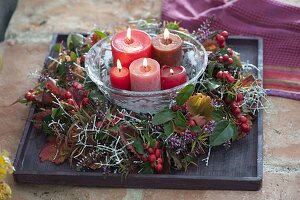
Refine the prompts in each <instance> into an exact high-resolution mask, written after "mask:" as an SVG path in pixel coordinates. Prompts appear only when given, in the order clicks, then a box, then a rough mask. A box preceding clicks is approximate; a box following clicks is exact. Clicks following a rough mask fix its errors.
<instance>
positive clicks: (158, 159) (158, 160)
mask: <svg viewBox="0 0 300 200" xmlns="http://www.w3.org/2000/svg"><path fill="white" fill-rule="evenodd" d="M156 161H157V163H160V164H162V163H164V160H163V159H162V158H157V160H156Z"/></svg>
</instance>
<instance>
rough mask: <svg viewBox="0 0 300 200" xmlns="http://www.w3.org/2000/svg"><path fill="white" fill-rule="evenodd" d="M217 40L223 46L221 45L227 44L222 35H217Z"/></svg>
mask: <svg viewBox="0 0 300 200" xmlns="http://www.w3.org/2000/svg"><path fill="white" fill-rule="evenodd" d="M216 40H217V41H218V42H219V43H220V44H221V43H223V42H225V38H224V37H223V36H222V35H220V34H217V35H216Z"/></svg>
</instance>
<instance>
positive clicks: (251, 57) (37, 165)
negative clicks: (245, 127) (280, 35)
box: [13, 34, 263, 190]
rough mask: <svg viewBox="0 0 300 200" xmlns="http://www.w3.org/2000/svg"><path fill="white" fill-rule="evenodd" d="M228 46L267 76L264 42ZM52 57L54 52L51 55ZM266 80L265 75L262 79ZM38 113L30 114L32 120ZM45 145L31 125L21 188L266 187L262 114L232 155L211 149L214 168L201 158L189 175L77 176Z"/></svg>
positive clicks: (18, 176) (23, 146) (24, 142)
mask: <svg viewBox="0 0 300 200" xmlns="http://www.w3.org/2000/svg"><path fill="white" fill-rule="evenodd" d="M66 37H67V34H57V35H55V36H54V38H53V41H52V43H51V45H52V44H54V43H56V42H61V41H62V40H63V41H66ZM228 44H229V46H231V47H232V48H233V49H234V50H236V51H238V52H240V53H241V60H242V61H247V60H248V61H249V63H252V64H255V65H256V66H258V67H259V68H260V69H261V72H262V55H263V54H262V39H260V38H249V37H241V36H236V37H231V38H230V39H229V40H228ZM50 49H51V48H49V52H50V55H52V52H51V51H50ZM260 76H262V74H260ZM34 110H35V108H34V107H32V108H31V109H30V113H29V118H30V117H31V116H32V115H33V113H34ZM44 143H45V136H44V135H43V134H36V131H35V130H34V129H33V126H32V123H31V122H30V121H28V122H27V123H26V125H25V128H24V132H23V136H22V138H21V141H20V144H19V148H18V151H17V155H16V159H15V162H14V167H15V169H16V171H15V172H14V174H13V176H14V179H15V181H16V182H18V183H32V184H54V185H57V184H62V185H80V186H100V187H120V188H124V187H125V188H169V189H220V190H259V189H260V188H261V183H262V173H263V161H262V146H263V124H262V112H260V113H259V114H258V118H257V119H256V120H255V121H254V123H253V129H252V130H251V132H250V134H249V135H248V136H247V137H246V138H244V139H242V140H240V141H237V142H235V143H233V144H232V147H231V148H230V149H229V150H227V151H226V150H224V148H217V149H214V150H212V152H211V156H210V161H209V166H208V167H207V166H205V163H204V162H203V161H201V160H202V159H203V157H201V158H199V160H198V161H197V162H198V165H199V167H190V168H189V170H188V171H187V172H176V173H175V174H167V175H160V174H152V175H150V174H149V175H144V174H130V175H128V177H127V178H126V179H122V177H121V175H119V174H110V175H108V176H107V175H102V174H101V173H99V172H76V171H75V169H72V168H70V167H69V165H68V163H65V164H63V165H59V166H57V165H54V164H52V163H51V162H40V160H39V152H40V151H41V148H42V146H43V144H44Z"/></svg>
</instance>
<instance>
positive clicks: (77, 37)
mask: <svg viewBox="0 0 300 200" xmlns="http://www.w3.org/2000/svg"><path fill="white" fill-rule="evenodd" d="M83 40H84V36H83V35H81V34H79V33H70V34H69V35H68V38H67V45H68V48H69V49H70V50H75V49H76V48H77V47H79V46H81V45H82V44H83Z"/></svg>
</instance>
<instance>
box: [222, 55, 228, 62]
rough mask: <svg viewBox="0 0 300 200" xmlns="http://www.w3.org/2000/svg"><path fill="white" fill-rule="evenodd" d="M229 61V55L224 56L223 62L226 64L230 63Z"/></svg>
mask: <svg viewBox="0 0 300 200" xmlns="http://www.w3.org/2000/svg"><path fill="white" fill-rule="evenodd" d="M228 59H229V56H228V54H224V55H223V60H224V62H228Z"/></svg>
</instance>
